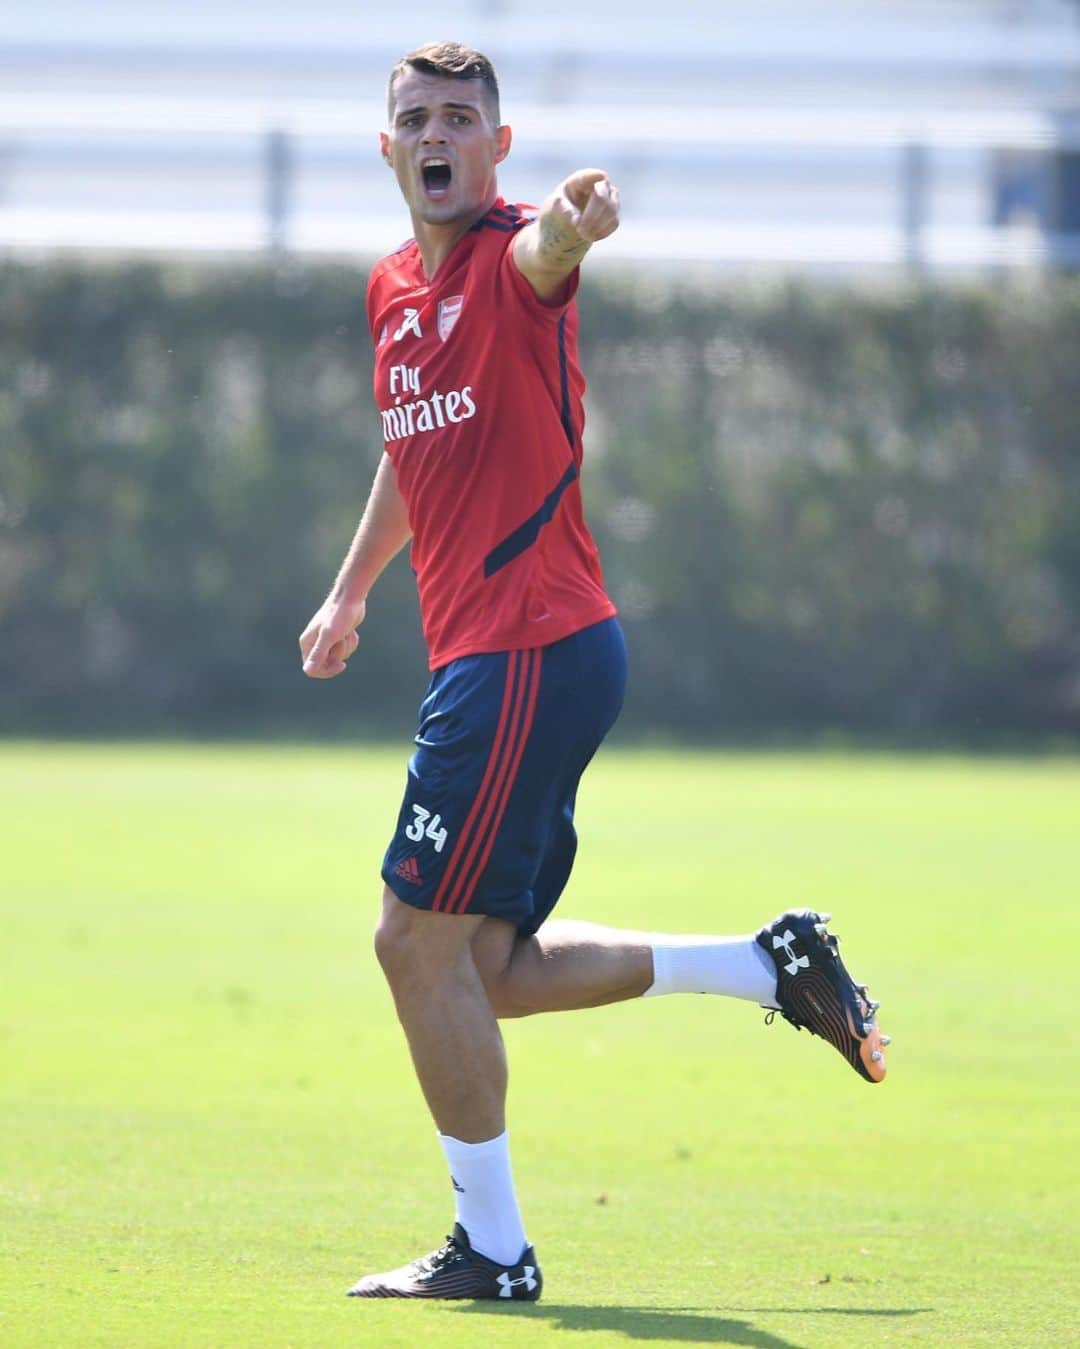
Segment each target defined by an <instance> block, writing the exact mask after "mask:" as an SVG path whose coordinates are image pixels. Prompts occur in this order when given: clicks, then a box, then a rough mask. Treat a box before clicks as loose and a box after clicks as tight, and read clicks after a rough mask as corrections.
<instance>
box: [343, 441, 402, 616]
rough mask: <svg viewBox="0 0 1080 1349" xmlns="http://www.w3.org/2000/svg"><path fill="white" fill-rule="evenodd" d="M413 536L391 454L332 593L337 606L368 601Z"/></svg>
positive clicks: (384, 459)
mask: <svg viewBox="0 0 1080 1349" xmlns="http://www.w3.org/2000/svg"><path fill="white" fill-rule="evenodd" d="M410 537H411V530H410V529H409V517H408V514H407V512H406V509H405V502H404V500H403V499H402V496H401V493H400V491H399V490H398V485H397V478H396V477H395V474H394V466H393V464H391V462H390V459H389V457H388V456H387V455H385V454H384V455H383V457H382V459H381V460H380V461H379V467H378V469H377V470H376V472H375V481H374V482H373V483H372V485H371V493H370V495H369V496H368V500H367V505H366V506H365V507H364V514H363V516H362V517H361V519H360V523H359V525H358V526H357V528H356V533H355V535H354V536H353V541H352V543H351V545H350V546H349V551H348V552H347V553H346V555H345V560H344V562H342V564H341V569H340V570H339V572H338V574H337V579H336V580H335V581H334V584H333V586H332V587H331V590H330V599H331V601H332V602H333V603H335V604H340V603H355V602H356V601H358V600H363V599H366V598H367V596H368V592H369V591H370V590H371V587H372V586H373V585H374V584H375V582H376V581H377V580H378V578H379V575H380V574H381V572H382V570H383V568H384V567H385V566H386V565H387V563H388V562H390V560H391V559H392V558H394V557H395V556H396V555H397V554H398V553H399V552H400V551H401V549H402V548H404V546H405V545H406V544H407V543H408V541H409V539H410Z"/></svg>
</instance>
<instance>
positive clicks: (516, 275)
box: [499, 234, 581, 322]
mask: <svg viewBox="0 0 1080 1349" xmlns="http://www.w3.org/2000/svg"><path fill="white" fill-rule="evenodd" d="M516 238H517V235H516V234H513V235H511V236H510V239H509V240H508V242H507V245H506V247H505V249H504V250H503V255H502V259H501V262H500V264H499V273H500V276H499V281H500V289H502V290H503V291H508V292H509V293H510V294H512V295H514V296H515V298H516V299H518V300H519V301H520V302H521V304H522V306H523V308H525V309H526V310H527V311H528V312H529V313H531V314H533V315H534V316H535V317H536V318H538V319H540V320H541V322H543V321H545V320H554V321H558V320H559V319H560V318H562V316H563V314H565V313H566V311H567V309H569V308H570V306H571V304H573V302H574V296H575V295H577V288H578V284H579V282H580V281H581V268H580V266H579V267H575V268H574V270H573V271H572V272H571V273H570V275H569V276H568V277H567V278H566V280H565V281H564V282H563V289H562V294H561V295H560V296H558V297H556V299H554V300H541V299H540V297H539V296H538V295H537V293H536V291H535V290H533V288H532V286H531V285H530V284H529V282H528V280H527V279H526V277H525V276H524V275H523V273H522V272H521V271H520V269H519V268H518V265H517V262H516V261H515V260H514V240H515V239H516Z"/></svg>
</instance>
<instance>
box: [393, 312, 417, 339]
mask: <svg viewBox="0 0 1080 1349" xmlns="http://www.w3.org/2000/svg"><path fill="white" fill-rule="evenodd" d="M406 333H412V334H413V335H414V336H415V337H423V335H424V334H423V333H422V332H421V331H420V311H419V309H410V308H408V307H406V309H405V321H404V323H402V325H401V327H400V328H399V329H398V330H397V332H396V333H395V334H394V341H395V342H400V341H401V339H402V338H403V337H404V336H405V334H406Z"/></svg>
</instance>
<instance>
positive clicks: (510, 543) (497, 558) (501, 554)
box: [484, 463, 578, 578]
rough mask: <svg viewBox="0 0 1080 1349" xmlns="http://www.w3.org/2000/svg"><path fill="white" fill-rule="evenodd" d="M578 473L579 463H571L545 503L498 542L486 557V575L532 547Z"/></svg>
mask: <svg viewBox="0 0 1080 1349" xmlns="http://www.w3.org/2000/svg"><path fill="white" fill-rule="evenodd" d="M577 475H578V470H577V464H575V463H570V464H568V465H567V467H566V472H565V473H564V474H563V475H562V477H561V478H560V479H559V481H558V482H557V483H556V484H555V487H554V488H553V489H552V490H551V491H550V492H549V493H548V494H547V496H546V497H545V498H544V504H543V505H542V506H541V507H540V509H539V510H538V511H534V512H533V514H532V515H530V516H529V518H528V519H527V520H526V521H525V523H524V524H522V525H518V527H517V529H515V530H514V532H513V533H512V534H508V535H507V536H506V538H505V539H503V541H502V543H498V544H496V545H495V547H494V548H493V549H492V550H491V552H490V553H488V555H487V557H485V558H484V576H485V578H486V577H489V576H494V575H495V573H496V572H497V571H498V570H499V569H500V568H501V567H505V566H506V564H507V563H508V562H513V560H514V558H515V557H520V555H521V554H522V553H523V552H524V551H525V550H526V548H531V547H532V546H533V544H534V543H535V542H536V540H537V539H538V538H539V537H540V531H541V529H543V527H544V526H545V525H546V524H548V523H549V522H550V521H551V519H552V517H553V516H554V514H555V511H556V510H557V508H558V505H559V502H560V501H561V500H562V494H563V493H564V492H565V491H566V489H567V488H568V487H569V486H570V484H571V483H572V482H573V481H574V479H575V478H576V477H577Z"/></svg>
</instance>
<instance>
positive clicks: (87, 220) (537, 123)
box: [0, 0, 1080, 268]
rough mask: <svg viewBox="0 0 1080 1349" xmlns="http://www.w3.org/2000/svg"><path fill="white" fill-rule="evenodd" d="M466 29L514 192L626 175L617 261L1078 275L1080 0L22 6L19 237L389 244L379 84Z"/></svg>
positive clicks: (15, 94)
mask: <svg viewBox="0 0 1080 1349" xmlns="http://www.w3.org/2000/svg"><path fill="white" fill-rule="evenodd" d="M449 36H453V37H459V38H461V39H462V40H464V41H467V42H470V43H472V44H474V45H476V46H479V47H480V48H482V49H483V50H485V51H487V52H488V53H489V54H490V55H491V56H492V58H493V59H494V60H495V62H496V65H497V67H498V69H499V71H500V73H501V76H502V80H503V85H504V91H505V93H504V116H505V118H506V120H508V121H509V122H510V123H511V125H512V126H513V127H514V129H515V132H516V136H517V139H516V142H515V149H514V152H513V155H512V157H511V159H510V161H509V163H508V165H507V166H506V169H505V171H504V174H503V178H502V186H503V189H504V192H505V194H506V195H508V196H510V197H515V198H518V199H524V200H532V199H533V198H535V197H536V195H537V194H539V193H542V192H544V191H546V190H547V188H548V187H549V186H551V185H552V184H553V183H554V182H555V181H556V180H557V179H558V178H559V177H561V176H562V175H563V174H564V173H565V172H566V171H567V170H568V169H569V168H571V167H574V166H575V165H577V164H579V163H580V162H582V161H583V160H585V161H588V162H590V163H593V162H596V163H600V164H603V165H604V166H606V167H607V168H609V170H610V171H611V172H612V173H613V175H614V176H615V177H616V178H617V179H618V181H619V183H620V184H621V186H622V189H623V194H624V200H625V203H626V224H625V227H624V229H623V230H621V231H620V233H619V235H618V236H617V237H616V238H615V239H613V240H612V241H610V244H609V245H608V246H607V247H606V248H605V257H606V258H609V259H610V258H614V259H634V260H648V261H651V262H668V261H675V262H679V261H682V260H698V261H703V262H711V263H729V264H745V263H768V264H780V265H790V264H794V265H798V266H811V265H816V266H823V265H824V266H829V267H839V268H851V267H866V266H867V265H874V264H884V265H892V264H901V265H906V266H910V267H923V266H929V267H947V268H954V267H969V266H983V265H986V264H1000V263H1006V264H1020V265H1024V264H1032V263H1037V262H1041V261H1045V260H1052V261H1056V262H1059V263H1062V264H1065V265H1075V264H1076V263H1077V262H1080V8H1078V6H1077V4H1076V3H1074V2H1073V0H758V2H757V3H755V4H753V5H744V4H735V3H733V0H668V3H666V4H664V5H662V6H658V5H656V4H655V3H651V2H650V3H647V4H646V3H644V2H643V0H590V3H589V4H588V5H587V6H584V5H581V6H578V5H571V4H557V5H550V4H549V5H546V6H543V7H542V8H538V7H537V6H536V5H535V4H532V3H526V2H525V0H462V3H461V4H459V5H458V6H457V7H456V8H455V9H454V10H453V12H452V13H448V11H447V8H446V6H445V5H439V4H433V3H429V0H417V2H416V3H414V4H412V5H410V6H409V7H408V13H407V15H400V14H399V13H398V12H397V11H396V9H395V7H394V6H393V5H372V4H368V3H363V2H362V0H353V2H352V3H348V2H347V0H310V3H307V4H304V5H295V4H291V3H290V4H285V3H283V2H282V0H262V2H261V3H258V4H256V5H250V4H244V5H241V4H239V3H232V4H229V3H218V4H190V3H189V4H180V5H168V6H166V5H162V4H153V3H151V4H147V3H145V0H144V2H142V3H138V4H136V3H135V2H134V0H103V2H101V3H97V4H94V5H85V4H82V3H76V0H50V3H49V4H47V5H42V4H40V3H32V2H31V0H7V3H6V4H5V5H4V13H3V18H2V20H0V71H2V79H0V248H2V249H4V250H42V249H45V250H49V249H54V248H75V249H83V250H86V249H91V250H121V251H131V250H140V251H149V252H155V253H160V252H175V251H178V250H179V251H192V252H199V253H231V252H235V251H240V252H246V251H251V250H258V249H262V248H265V247H267V246H270V247H274V248H279V249H290V250H296V251H298V252H302V253H315V254H339V255H357V254H363V255H370V254H374V253H377V252H379V251H381V250H383V249H385V248H387V247H390V246H392V245H393V244H394V243H395V242H396V241H397V240H398V239H399V238H400V237H401V235H402V232H403V215H402V211H401V207H400V203H399V200H398V198H397V194H396V190H395V188H394V184H393V182H392V180H391V178H390V176H389V174H388V173H387V172H386V170H385V168H384V167H383V166H382V164H381V162H380V160H379V158H378V153H377V145H376V140H375V133H376V132H377V131H378V130H379V129H380V128H381V127H382V126H383V125H384V120H385V114H384V87H385V79H386V73H387V71H388V69H389V67H390V66H391V65H392V63H393V62H394V60H395V59H396V58H397V57H398V56H399V55H400V54H401V52H402V51H404V50H406V49H407V48H409V47H411V46H414V45H416V44H417V43H419V42H421V41H426V40H429V39H433V38H438V37H449Z"/></svg>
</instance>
